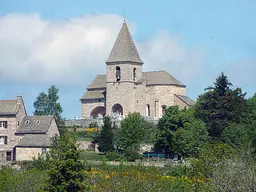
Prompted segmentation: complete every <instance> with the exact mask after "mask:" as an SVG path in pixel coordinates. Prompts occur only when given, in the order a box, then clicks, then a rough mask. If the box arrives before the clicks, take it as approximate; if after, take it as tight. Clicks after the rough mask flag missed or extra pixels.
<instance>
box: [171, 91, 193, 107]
mask: <svg viewBox="0 0 256 192" xmlns="http://www.w3.org/2000/svg"><path fill="white" fill-rule="evenodd" d="M175 96H176V97H178V98H179V99H180V100H182V101H183V102H185V103H186V104H187V105H188V106H193V105H194V104H195V101H194V100H193V99H190V98H189V97H187V96H185V95H177V94H175Z"/></svg>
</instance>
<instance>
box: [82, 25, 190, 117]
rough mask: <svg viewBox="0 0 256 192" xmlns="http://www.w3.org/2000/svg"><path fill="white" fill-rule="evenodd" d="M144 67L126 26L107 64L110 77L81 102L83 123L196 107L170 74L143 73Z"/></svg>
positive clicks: (101, 79) (96, 82)
mask: <svg viewBox="0 0 256 192" xmlns="http://www.w3.org/2000/svg"><path fill="white" fill-rule="evenodd" d="M143 65H144V63H143V61H142V60H141V58H140V56H139V54H138V51H137V48H136V46H135V44H134V42H133V40H132V37H131V35H130V32H129V30H128V27H127V24H126V23H125V22H124V23H123V25H122V28H121V30H120V32H119V34H118V36H117V39H116V41H115V43H114V46H113V48H112V50H111V53H110V55H109V57H108V59H107V60H106V75H97V76H96V78H95V79H94V80H93V81H92V83H91V84H90V85H89V86H88V87H87V90H86V92H85V93H84V95H83V96H82V98H81V100H80V101H81V109H82V114H81V116H82V119H88V118H90V117H91V118H97V117H98V115H100V114H101V115H102V114H103V116H104V115H110V116H114V115H115V116H116V115H119V116H126V115H128V114H129V113H130V112H131V113H132V112H139V113H140V114H141V115H142V116H148V117H157V118H160V117H162V115H163V114H164V112H165V110H166V108H167V107H168V106H173V105H178V106H179V107H180V108H184V107H187V108H189V107H191V106H192V105H193V104H194V101H193V100H191V99H190V98H189V97H187V96H186V86H185V85H184V84H182V83H181V82H180V81H179V80H177V79H176V78H175V77H173V76H172V75H170V74H169V73H168V72H167V71H149V72H143Z"/></svg>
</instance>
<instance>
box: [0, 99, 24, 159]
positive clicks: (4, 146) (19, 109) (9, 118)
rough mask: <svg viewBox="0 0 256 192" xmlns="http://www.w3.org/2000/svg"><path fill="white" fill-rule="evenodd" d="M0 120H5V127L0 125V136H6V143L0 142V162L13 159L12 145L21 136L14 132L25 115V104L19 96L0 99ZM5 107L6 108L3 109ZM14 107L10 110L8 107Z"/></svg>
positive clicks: (13, 145) (14, 144)
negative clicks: (10, 98) (14, 98)
mask: <svg viewBox="0 0 256 192" xmlns="http://www.w3.org/2000/svg"><path fill="white" fill-rule="evenodd" d="M0 103H1V104H0V108H1V109H0V111H2V112H1V113H0V122H7V127H6V128H4V127H0V137H7V142H6V143H0V162H4V161H10V160H15V158H16V157H15V151H14V147H15V146H16V144H17V143H18V142H19V141H20V139H21V137H20V136H16V135H15V133H16V131H17V129H18V127H19V124H20V123H21V121H22V119H23V117H24V116H26V115H27V114H26V110H25V106H24V103H23V100H22V97H21V96H18V97H17V99H16V100H1V101H0ZM5 108H6V109H5ZM11 108H15V110H13V111H10V110H9V109H11Z"/></svg>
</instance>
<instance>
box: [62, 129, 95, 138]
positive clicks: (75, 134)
mask: <svg viewBox="0 0 256 192" xmlns="http://www.w3.org/2000/svg"><path fill="white" fill-rule="evenodd" d="M67 132H68V134H69V136H70V137H72V138H75V139H76V140H77V141H92V137H91V136H90V135H88V134H87V131H86V130H85V129H84V128H79V129H76V131H74V129H67Z"/></svg>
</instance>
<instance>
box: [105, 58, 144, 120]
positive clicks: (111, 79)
mask: <svg viewBox="0 0 256 192" xmlns="http://www.w3.org/2000/svg"><path fill="white" fill-rule="evenodd" d="M117 66H119V67H120V70H121V79H120V81H118V82H117V81H116V67H117ZM134 68H136V78H135V81H136V80H138V79H139V78H140V77H141V76H142V65H141V64H134V63H122V64H120V65H119V64H109V65H107V86H106V114H107V115H112V107H113V106H114V105H115V104H120V105H121V106H122V108H123V115H128V113H129V112H134V111H136V108H135V105H136V103H137V100H136V92H137V85H135V84H134V80H133V69H134ZM141 91H142V90H141Z"/></svg>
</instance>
